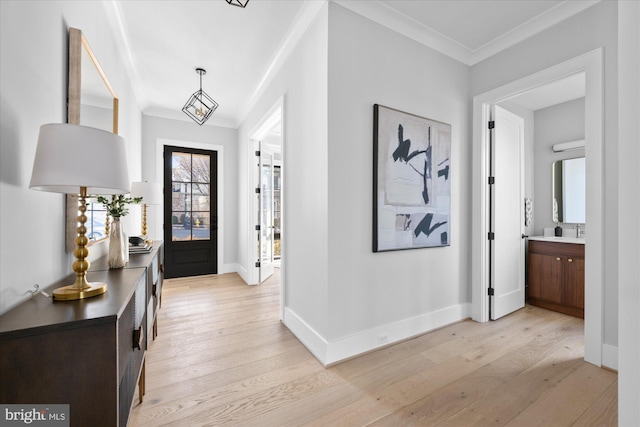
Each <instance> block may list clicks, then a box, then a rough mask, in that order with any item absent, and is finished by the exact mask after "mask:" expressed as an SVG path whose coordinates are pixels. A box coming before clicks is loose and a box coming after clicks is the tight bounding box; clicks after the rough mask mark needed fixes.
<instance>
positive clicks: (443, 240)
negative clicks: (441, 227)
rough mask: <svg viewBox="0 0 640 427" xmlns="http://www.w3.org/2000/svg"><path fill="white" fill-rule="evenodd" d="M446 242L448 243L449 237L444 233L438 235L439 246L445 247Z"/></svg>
mask: <svg viewBox="0 0 640 427" xmlns="http://www.w3.org/2000/svg"><path fill="white" fill-rule="evenodd" d="M448 242H449V235H448V234H447V232H446V231H443V232H442V233H440V244H441V245H446V244H447V243H448Z"/></svg>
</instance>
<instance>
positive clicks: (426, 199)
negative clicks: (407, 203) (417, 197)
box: [422, 161, 430, 205]
mask: <svg viewBox="0 0 640 427" xmlns="http://www.w3.org/2000/svg"><path fill="white" fill-rule="evenodd" d="M427 175H428V170H427V162H426V161H425V162H424V173H423V174H422V200H424V204H425V205H427V204H429V190H428V188H429V187H427ZM429 175H430V174H429Z"/></svg>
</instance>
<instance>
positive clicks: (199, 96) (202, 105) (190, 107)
mask: <svg viewBox="0 0 640 427" xmlns="http://www.w3.org/2000/svg"><path fill="white" fill-rule="evenodd" d="M196 73H198V74H200V90H198V91H196V92H195V93H194V94H193V95H191V97H190V98H189V100H188V101H187V103H186V104H184V107H182V111H184V112H185V114H186V115H187V116H189V117H191V118H192V119H193V121H194V122H196V123H197V124H199V125H200V126H202V124H203V123H204V122H206V121H207V120H208V119H209V117H211V115H212V114H213V112H214V111H215V110H216V108H218V103H217V102H216V101H214V100H213V98H211V97H210V96H209V95H207V93H206V92H205V91H203V90H202V76H203V75H204V74H207V70H205V69H204V68H196Z"/></svg>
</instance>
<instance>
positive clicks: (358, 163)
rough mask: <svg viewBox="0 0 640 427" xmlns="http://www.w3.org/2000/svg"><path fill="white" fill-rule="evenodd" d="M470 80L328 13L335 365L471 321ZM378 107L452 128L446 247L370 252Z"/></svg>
mask: <svg viewBox="0 0 640 427" xmlns="http://www.w3.org/2000/svg"><path fill="white" fill-rule="evenodd" d="M469 77H470V73H469V68H468V67H467V66H465V65H463V64H461V63H459V62H457V61H455V60H452V59H450V58H448V57H445V56H443V55H441V54H439V53H437V52H435V51H433V50H431V49H430V48H427V47H425V46H423V45H421V44H418V43H416V42H414V41H411V40H409V39H407V38H405V37H404V36H401V35H399V34H397V33H395V32H393V31H391V30H389V29H387V28H385V27H382V26H380V25H379V24H376V23H374V22H372V21H370V20H368V19H366V18H363V17H362V16H359V15H357V14H355V13H353V12H351V11H349V10H347V9H345V8H343V7H342V6H340V5H337V4H334V3H330V4H329V92H328V96H329V135H328V136H329V158H328V161H329V165H328V167H329V170H328V172H329V174H328V179H329V199H328V208H329V213H328V215H329V216H328V219H329V228H328V236H327V240H328V250H329V288H328V297H329V299H328V310H329V313H330V315H329V329H328V331H327V335H326V339H327V340H328V349H329V352H328V356H327V362H329V363H330V362H334V361H336V360H340V359H341V358H344V357H349V356H353V355H354V354H357V353H359V352H363V351H367V350H370V349H372V348H374V347H377V346H379V345H383V344H387V343H389V342H393V341H396V340H400V339H404V338H407V337H409V336H412V335H416V334H419V333H423V332H425V331H427V330H429V329H432V328H434V327H438V326H442V324H443V323H450V322H454V321H457V320H460V319H462V318H464V317H466V316H468V308H469V307H468V303H469V302H470V298H471V296H470V286H469V269H468V265H469V263H470V249H469V248H470V244H469V243H470V220H469V212H470V208H471V205H470V178H471V176H470V173H469V171H470V160H471V146H470V134H469V122H470V115H469V113H470V109H469V99H470V98H469V95H470V93H469ZM375 103H379V104H381V105H385V106H388V107H392V108H395V109H398V110H402V111H406V112H409V113H412V114H416V115H419V116H422V117H426V118H430V119H433V120H437V121H442V122H446V123H449V124H450V125H451V127H452V141H451V167H452V178H451V185H452V187H451V194H452V198H451V245H450V246H448V247H443V248H428V249H417V250H407V251H395V252H383V253H373V252H372V249H371V245H372V243H371V241H372V228H373V227H372V215H373V213H372V205H373V202H372V197H373V183H372V176H373V172H372V170H373V105H374V104H375ZM381 336H382V338H381Z"/></svg>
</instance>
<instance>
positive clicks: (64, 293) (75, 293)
mask: <svg viewBox="0 0 640 427" xmlns="http://www.w3.org/2000/svg"><path fill="white" fill-rule="evenodd" d="M86 197H87V187H80V198H79V199H78V212H79V213H80V215H78V218H77V220H78V228H77V229H76V230H77V232H78V237H76V239H75V244H76V249H75V250H74V251H73V255H74V256H75V257H76V261H75V262H74V263H73V267H72V268H73V271H75V272H76V281H75V282H74V283H73V285H68V286H63V287H61V288H58V289H56V290H55V291H53V299H54V300H64V301H72V300H78V299H85V298H90V297H95V296H98V295H102V294H104V293H105V292H107V284H106V283H102V282H95V283H89V282H87V271H88V270H89V266H90V265H91V263H90V262H89V260H88V259H87V256H88V255H89V249H88V248H87V243H89V239H88V238H87V236H86V232H87V227H85V225H84V224H85V223H86V222H87V216H86V215H85V212H86V211H87V203H86Z"/></svg>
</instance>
